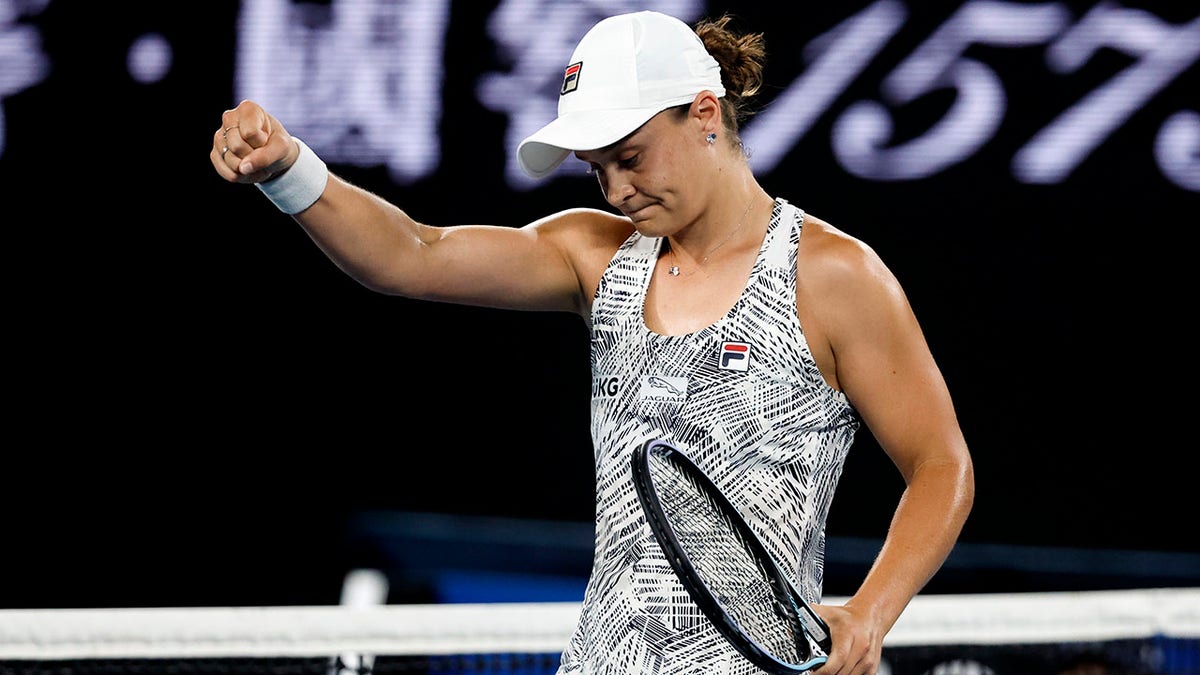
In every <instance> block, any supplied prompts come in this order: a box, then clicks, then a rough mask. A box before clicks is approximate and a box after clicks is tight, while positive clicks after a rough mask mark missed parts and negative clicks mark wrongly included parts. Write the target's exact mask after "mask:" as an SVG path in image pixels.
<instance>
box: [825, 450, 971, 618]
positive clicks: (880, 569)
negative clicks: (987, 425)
mask: <svg viewBox="0 0 1200 675" xmlns="http://www.w3.org/2000/svg"><path fill="white" fill-rule="evenodd" d="M973 501H974V478H973V474H972V469H971V464H970V460H969V459H967V458H965V453H964V459H962V460H957V461H952V460H946V461H941V462H929V463H926V464H924V465H922V466H921V467H919V468H917V469H916V470H915V471H914V472H913V474H912V476H911V478H910V479H909V481H908V486H907V488H906V489H905V491H904V494H903V496H902V497H901V500H900V503H899V505H898V506H897V508H896V512H895V515H894V516H893V518H892V522H891V525H890V527H889V529H888V534H887V537H886V538H885V540H884V543H883V547H882V548H881V550H880V552H879V555H878V556H877V557H876V559H875V562H874V564H872V566H871V569H870V570H869V571H868V573H867V575H866V577H865V579H864V580H863V583H862V585H861V586H860V587H859V589H858V591H857V592H856V593H855V594H854V596H853V597H852V598H850V600H849V601H848V602H847V603H846V606H847V607H848V608H854V609H856V610H857V611H858V612H861V613H862V614H864V615H866V616H869V617H870V620H871V621H872V622H873V623H875V625H876V626H877V627H878V630H879V632H880V634H881V635H882V634H886V633H887V632H888V631H890V630H891V628H892V626H893V625H894V624H895V622H896V620H897V619H898V618H899V617H900V614H901V613H902V612H903V611H904V608H905V607H907V606H908V603H909V602H910V601H911V600H912V598H913V597H914V596H915V595H916V594H917V593H918V592H919V591H920V590H921V589H922V588H923V587H924V586H925V584H926V583H928V581H929V580H930V578H932V577H933V575H934V574H935V573H936V572H937V570H938V569H939V568H940V567H941V566H942V564H943V563H944V562H945V560H946V557H947V556H948V555H949V554H950V551H951V550H952V549H953V548H954V543H955V541H957V539H958V536H959V533H960V532H961V531H962V527H963V524H964V523H965V522H966V519H967V514H968V513H969V512H970V509H971V505H972V503H973Z"/></svg>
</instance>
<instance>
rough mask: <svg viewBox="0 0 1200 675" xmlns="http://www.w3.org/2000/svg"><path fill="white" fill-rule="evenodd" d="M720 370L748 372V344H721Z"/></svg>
mask: <svg viewBox="0 0 1200 675" xmlns="http://www.w3.org/2000/svg"><path fill="white" fill-rule="evenodd" d="M720 367H721V370H750V343H748V342H722V343H721V362H720Z"/></svg>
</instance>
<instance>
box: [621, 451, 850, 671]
mask: <svg viewBox="0 0 1200 675" xmlns="http://www.w3.org/2000/svg"><path fill="white" fill-rule="evenodd" d="M633 481H634V486H635V488H636V489H637V495H638V499H639V500H640V501H641V504H642V510H643V511H644V512H645V514H646V520H647V521H649V523H650V529H651V530H653V532H654V536H655V538H656V539H657V540H658V543H659V545H660V546H661V547H662V549H663V553H664V554H666V557H667V560H668V561H669V562H670V563H671V567H672V568H674V570H675V574H676V575H677V576H678V577H679V580H680V581H681V582H682V583H683V586H684V588H686V589H687V592H688V594H689V595H691V597H692V600H693V601H694V602H695V603H696V605H697V606H698V607H699V608H700V610H701V611H702V612H704V615H705V616H707V617H708V619H709V620H710V621H712V623H713V625H714V626H715V627H716V628H717V630H718V631H720V633H721V634H722V635H723V636H724V637H725V639H726V640H728V641H729V642H730V644H732V645H733V647H734V648H735V649H737V650H738V652H740V653H741V654H742V656H744V657H746V658H747V659H748V660H749V661H750V662H751V663H753V664H754V665H756V666H758V667H759V668H761V669H763V670H765V671H767V672H769V673H774V674H776V675H785V674H790V673H803V672H807V671H810V670H812V669H814V668H817V667H819V666H820V665H821V664H823V663H825V660H826V655H827V654H828V653H829V648H830V644H831V642H830V637H829V626H828V625H826V623H825V621H824V620H822V619H821V617H820V616H818V615H817V613H816V612H815V611H813V609H812V607H811V606H810V605H809V604H808V602H806V601H805V600H804V598H803V597H801V596H800V594H799V592H797V591H796V589H795V587H794V586H793V585H792V583H791V581H789V580H788V578H787V577H786V576H784V574H783V573H782V571H781V570H780V569H779V566H778V565H776V563H775V560H774V559H773V558H772V557H771V554H770V553H769V552H768V551H767V549H766V548H765V547H764V546H763V544H762V541H760V540H759V538H758V535H756V534H755V533H754V531H753V530H751V529H750V525H749V524H747V522H746V520H745V519H744V518H743V517H742V515H741V514H740V513H739V512H738V510H737V509H736V508H734V506H733V504H731V503H730V502H729V500H728V499H727V498H726V497H725V495H723V494H721V491H720V490H718V489H717V486H716V485H715V484H713V482H712V480H711V479H709V477H708V476H707V475H705V474H704V472H703V471H701V470H700V468H699V467H697V466H696V465H695V464H694V463H693V462H692V461H691V460H690V459H688V457H687V456H686V455H684V453H683V452H681V451H680V450H679V448H677V447H676V446H674V445H673V444H671V443H670V442H668V441H665V440H657V439H652V440H649V441H646V442H645V443H643V444H641V445H640V446H638V448H637V449H636V450H635V451H634V453H633ZM814 646H815V647H816V649H814ZM817 649H819V650H820V652H819V653H818V651H817Z"/></svg>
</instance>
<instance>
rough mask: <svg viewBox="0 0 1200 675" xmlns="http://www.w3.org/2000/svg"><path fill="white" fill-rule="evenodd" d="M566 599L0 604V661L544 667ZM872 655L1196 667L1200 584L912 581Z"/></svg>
mask: <svg viewBox="0 0 1200 675" xmlns="http://www.w3.org/2000/svg"><path fill="white" fill-rule="evenodd" d="M826 601H827V602H829V603H831V604H834V603H837V602H840V599H837V598H827V599H826ZM578 612H579V605H578V603H571V602H550V603H532V602H531V603H483V604H466V603H464V604H436V605H377V606H344V605H338V606H322V607H239V608H216V607H214V608H180V609H171V608H148V609H80V610H62V609H49V610H42V609H33V610H30V609H21V610H0V674H2V675H17V674H21V675H29V674H38V675H50V674H54V675H99V674H104V675H120V674H125V673H141V674H147V675H150V674H155V675H157V674H159V673H162V674H174V673H178V674H187V675H209V674H212V675H218V674H220V675H231V674H240V673H245V674H247V675H250V674H253V675H259V674H263V673H279V674H284V673H286V674H289V675H292V674H301V673H313V674H319V675H351V674H355V675H360V674H367V673H373V674H380V675H382V674H383V673H409V674H412V673H443V674H446V673H461V674H462V675H469V674H475V673H504V674H507V675H533V674H541V673H547V674H550V673H553V672H554V670H555V668H556V667H557V666H558V659H559V652H560V651H561V650H562V648H563V646H564V645H565V644H566V641H567V639H568V636H569V634H570V632H571V630H572V628H573V627H574V623H575V620H576V618H577V617H578ZM884 660H885V663H884V666H883V668H882V669H881V670H880V672H881V673H883V674H884V675H906V674H908V673H913V674H914V675H926V674H929V675H989V674H993V675H1004V674H1006V673H1020V674H1021V675H1038V674H1040V673H1047V674H1050V675H1067V674H1071V673H1080V674H1082V673H1087V674H1088V675H1092V674H1093V673H1105V674H1111V673H1133V674H1143V673H1145V674H1158V673H1168V674H1169V673H1188V674H1192V673H1200V588H1195V589H1192V588H1184V589H1179V588H1164V589H1145V590H1132V591H1131V590H1122V591H1088V592H1069V593H1036V594H981V595H958V594H955V595H922V596H918V597H917V598H915V599H914V601H913V602H912V604H911V605H910V606H909V608H908V610H907V611H906V612H905V614H904V616H902V617H901V619H900V621H899V622H898V623H897V624H896V626H895V627H894V629H893V630H892V632H891V633H890V634H889V635H888V638H887V640H886V642H885V648H884Z"/></svg>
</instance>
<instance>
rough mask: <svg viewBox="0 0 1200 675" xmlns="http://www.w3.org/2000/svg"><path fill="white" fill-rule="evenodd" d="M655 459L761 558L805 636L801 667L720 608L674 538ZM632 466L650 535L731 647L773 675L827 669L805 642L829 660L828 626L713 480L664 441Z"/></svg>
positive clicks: (641, 450) (650, 443)
mask: <svg viewBox="0 0 1200 675" xmlns="http://www.w3.org/2000/svg"><path fill="white" fill-rule="evenodd" d="M652 454H661V455H663V456H664V457H665V458H667V461H670V462H672V463H674V464H676V465H677V466H679V467H681V468H682V470H683V471H684V473H686V474H687V476H688V478H689V479H691V480H692V481H694V482H695V483H696V485H697V486H698V487H699V489H700V490H701V491H702V492H704V493H706V496H707V497H708V499H709V500H711V501H712V503H713V504H714V505H715V506H716V507H717V508H718V509H719V510H721V511H722V513H723V515H724V516H725V518H726V519H727V520H728V521H729V523H730V524H731V525H732V526H733V528H734V529H735V530H737V531H738V534H739V535H740V537H741V538H742V540H743V542H745V545H746V546H747V547H749V549H750V552H751V553H752V554H753V555H754V557H755V558H757V560H758V563H759V565H760V566H761V567H762V569H763V570H764V571H765V573H766V578H767V580H768V582H769V584H770V586H771V589H772V591H773V592H774V595H775V599H776V602H777V605H778V608H779V609H781V610H782V611H783V612H784V613H786V614H788V615H789V616H790V617H792V618H793V619H794V620H795V621H794V622H795V623H796V625H797V626H798V627H799V628H800V631H801V635H802V636H803V637H802V638H801V639H802V640H804V642H803V645H802V646H803V647H804V651H805V653H806V659H805V660H804V661H803V662H802V663H788V662H785V661H781V660H780V659H778V658H776V657H775V656H774V655H773V654H771V653H770V652H769V651H767V650H766V649H764V648H763V647H762V646H761V645H760V644H759V643H758V642H757V641H756V640H755V639H754V638H752V637H750V636H749V635H747V634H746V633H745V632H744V631H743V630H742V629H741V627H740V626H739V625H738V622H737V621H736V620H735V619H734V618H733V617H732V616H730V615H729V613H728V612H726V611H725V609H724V608H723V607H722V606H721V603H720V602H719V601H718V600H717V598H716V596H715V595H714V593H713V592H712V590H711V589H710V588H709V586H708V584H706V583H705V582H704V579H703V578H702V577H701V576H700V574H699V573H698V572H697V571H696V568H695V566H694V565H693V564H692V562H691V560H690V559H689V558H688V556H687V553H686V551H685V550H684V548H683V546H682V544H680V543H679V539H678V537H677V536H676V534H675V528H674V527H673V526H672V525H671V522H670V520H669V519H668V518H667V515H666V512H665V511H664V509H663V506H662V501H661V500H660V499H659V497H658V489H657V486H655V484H654V479H653V477H652V476H651V475H650V474H651V472H650V456H651V455H652ZM632 465H633V466H632V468H633V483H634V487H635V488H636V491H637V496H638V500H639V501H640V502H641V504H642V511H643V513H644V514H645V516H646V521H647V522H648V523H649V524H650V529H651V530H652V531H653V532H654V536H655V539H657V541H658V543H659V546H660V547H661V548H662V550H663V554H664V555H665V556H666V558H667V562H669V563H670V564H671V567H672V569H674V570H675V574H676V576H678V577H679V580H680V581H681V582H682V583H683V587H684V588H685V589H687V592H688V595H690V596H691V598H692V600H693V601H694V602H695V603H696V605H697V606H698V607H699V608H700V610H701V611H703V612H704V615H705V616H707V617H708V619H709V620H710V621H712V623H713V625H714V626H715V627H716V628H717V630H718V631H720V633H721V634H722V635H724V636H725V638H726V639H727V640H728V641H729V642H730V644H732V645H733V646H734V648H736V649H737V650H738V652H740V653H741V654H742V656H745V657H746V658H747V659H748V660H749V661H750V662H752V663H754V664H755V665H757V666H758V667H760V668H762V669H763V670H766V671H768V672H771V673H774V674H775V675H791V674H793V673H804V672H808V671H811V670H812V669H813V668H816V667H818V666H820V665H822V664H824V663H825V661H826V657H825V656H824V655H820V654H813V652H812V648H811V646H810V645H809V643H808V641H807V639H806V638H811V639H812V641H813V642H816V643H817V645H818V646H819V647H821V649H823V650H824V651H825V653H826V654H828V653H829V649H830V646H831V641H830V636H829V626H828V625H827V624H826V623H825V621H824V619H822V618H821V617H820V616H819V615H818V614H817V613H816V611H814V610H813V608H812V606H811V605H809V603H808V601H806V600H805V599H804V597H803V596H801V595H800V593H799V592H798V591H797V590H796V588H795V586H793V585H792V582H791V580H790V579H788V578H787V576H786V575H785V574H783V572H782V571H781V570H780V569H779V566H778V565H777V564H776V562H775V559H774V557H773V556H772V555H771V554H770V552H769V551H767V548H766V546H764V545H763V543H762V540H761V539H759V537H758V535H757V533H755V532H754V530H753V529H751V527H750V524H749V523H748V522H747V521H746V519H745V518H744V517H743V516H742V514H741V512H740V511H738V509H737V508H736V507H735V506H734V505H733V503H732V502H730V501H729V499H728V498H727V497H726V496H725V494H724V493H722V492H721V490H720V489H719V488H717V486H716V484H715V483H713V481H712V479H711V478H709V477H708V475H707V474H705V473H704V471H702V470H701V469H700V467H698V466H696V464H695V462H693V461H692V460H691V458H689V457H688V456H687V454H686V453H684V452H682V451H681V450H680V449H679V448H678V447H677V446H675V445H674V444H673V443H671V442H670V441H667V440H664V439H656V438H652V439H650V440H647V441H645V442H643V443H642V444H641V445H639V446H638V447H637V448H636V449H635V450H634V452H633V457H632Z"/></svg>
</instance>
